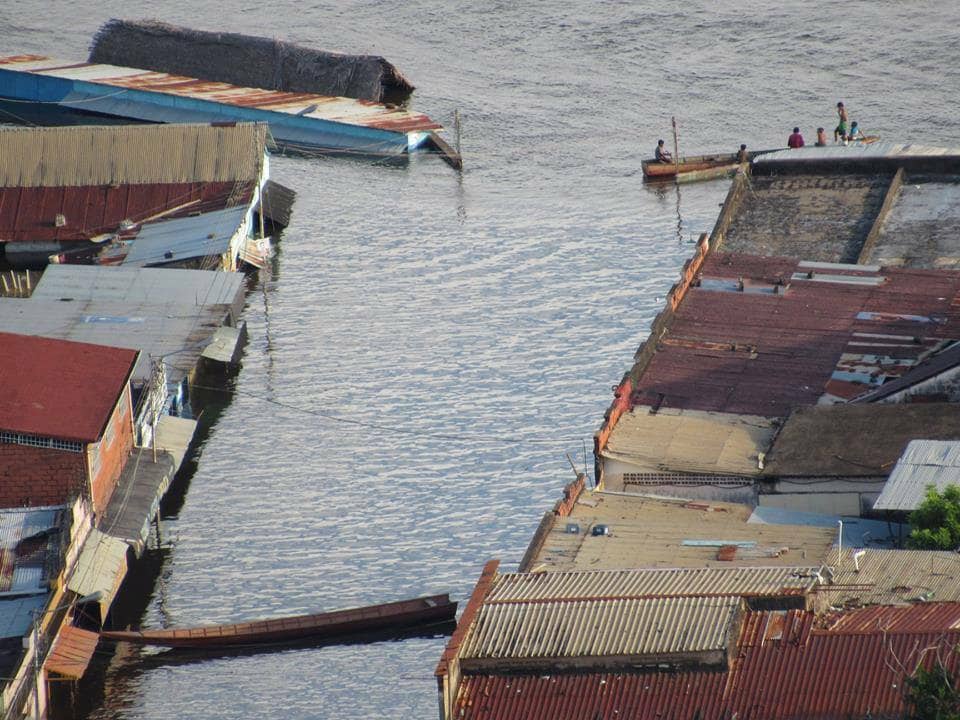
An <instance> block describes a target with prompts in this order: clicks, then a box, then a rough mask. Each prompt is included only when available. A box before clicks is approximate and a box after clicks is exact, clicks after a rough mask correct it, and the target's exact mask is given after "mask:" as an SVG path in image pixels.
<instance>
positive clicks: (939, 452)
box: [873, 440, 960, 512]
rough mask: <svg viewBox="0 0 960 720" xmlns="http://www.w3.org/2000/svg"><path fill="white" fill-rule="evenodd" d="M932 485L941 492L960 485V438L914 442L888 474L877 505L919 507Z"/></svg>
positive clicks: (892, 508) (901, 508)
mask: <svg viewBox="0 0 960 720" xmlns="http://www.w3.org/2000/svg"><path fill="white" fill-rule="evenodd" d="M931 485H932V486H933V487H935V488H936V489H937V490H938V491H939V492H943V490H944V489H945V488H946V487H947V486H949V485H960V442H958V441H943V440H913V441H912V442H910V444H909V445H907V449H906V450H905V451H904V453H903V455H901V456H900V459H899V460H897V464H896V466H895V467H894V468H893V472H892V473H890V477H888V478H887V483H886V484H885V485H884V486H883V492H881V493H880V497H878V498H877V501H876V502H875V503H874V504H873V509H874V510H901V511H906V512H909V511H911V510H916V509H917V508H918V507H919V506H920V503H922V502H923V498H924V496H925V494H926V491H927V487H929V486H931Z"/></svg>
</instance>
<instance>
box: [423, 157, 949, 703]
mask: <svg viewBox="0 0 960 720" xmlns="http://www.w3.org/2000/svg"><path fill="white" fill-rule="evenodd" d="M958 178H960V152H956V153H953V152H950V151H939V150H936V149H931V148H919V147H910V146H901V145H891V144H881V143H876V144H874V145H870V146H862V147H858V146H849V147H836V148H810V149H809V151H808V150H807V149H804V150H801V151H796V150H794V151H789V152H782V153H772V154H769V155H764V156H761V157H760V158H758V159H756V160H755V161H754V162H753V164H752V166H751V167H750V169H749V170H748V171H746V172H743V173H741V174H738V175H737V176H736V177H735V178H734V181H733V183H732V186H731V189H730V192H729V194H728V196H727V200H726V202H725V204H724V206H723V209H722V211H721V214H720V217H719V218H718V220H717V223H716V226H715V227H714V229H713V232H712V233H711V234H710V235H709V236H708V235H704V236H703V237H702V238H701V240H700V242H699V243H698V245H697V248H696V251H695V253H694V255H693V257H692V258H691V259H690V260H689V261H688V262H687V263H686V265H685V266H684V268H683V271H682V274H681V278H680V280H679V281H678V282H677V284H675V285H674V286H673V288H672V289H671V291H670V293H669V294H668V296H667V300H666V306H665V308H664V309H663V311H662V312H661V313H660V314H659V315H658V316H657V318H656V319H655V321H654V323H653V326H652V328H651V330H650V334H649V337H648V338H647V339H646V341H645V342H644V343H643V345H642V346H641V347H640V348H639V349H638V350H637V353H636V355H635V358H634V364H633V367H632V368H631V369H630V371H629V372H627V373H626V374H625V375H624V377H623V378H622V380H621V381H620V383H619V384H618V385H617V386H615V388H614V399H613V402H612V404H611V406H610V408H609V409H608V411H607V413H606V414H605V417H604V421H603V424H602V426H601V428H600V429H599V431H598V432H597V433H596V435H595V447H594V449H595V487H593V488H592V489H591V488H588V487H587V484H588V483H587V477H586V476H585V475H580V476H579V477H578V478H577V480H576V481H575V482H573V483H571V484H569V485H568V486H567V487H566V488H565V490H564V495H563V498H562V499H561V500H559V501H558V502H557V503H556V504H555V505H554V507H553V508H552V509H551V510H550V511H548V512H547V513H545V514H544V516H543V519H542V520H541V522H540V525H539V527H538V528H537V530H536V532H535V533H534V536H533V538H532V539H531V541H530V544H529V547H528V549H527V552H526V554H525V555H524V558H523V560H522V561H521V563H520V566H519V571H518V572H516V573H500V572H499V568H498V564H497V562H496V561H491V562H490V563H488V564H487V566H486V567H485V569H484V571H483V574H482V575H481V577H480V579H479V581H478V583H477V585H476V587H475V589H474V592H473V595H472V597H471V599H470V601H469V603H468V604H467V607H466V609H465V611H464V613H463V615H462V617H461V619H460V621H459V623H458V627H457V630H456V632H455V633H454V635H453V637H452V638H451V639H450V642H449V643H448V645H447V648H446V650H445V652H444V654H443V656H442V658H441V660H440V663H439V665H438V667H437V671H436V679H437V684H438V697H439V706H440V716H441V718H448V719H450V720H453V719H457V720H468V719H469V720H480V719H489V720H494V719H496V720H510V719H512V718H525V719H531V718H544V719H546V718H550V719H551V720H556V719H558V718H560V719H567V718H568V719H570V720H574V719H577V720H580V719H582V718H590V719H591V720H625V719H627V718H630V719H632V720H648V719H649V720H714V719H716V720H732V719H733V718H738V719H741V720H744V719H746V718H758V719H759V718H763V719H764V720H770V719H775V718H783V719H784V720H787V719H788V718H789V719H790V720H793V719H795V718H801V717H802V718H813V717H816V718H821V719H823V720H846V719H848V718H853V717H875V718H876V717H884V718H887V717H890V718H894V717H905V716H906V714H907V713H909V712H910V710H911V703H912V702H913V701H914V700H913V699H912V697H911V695H910V691H909V687H910V679H911V678H912V677H913V676H914V675H915V674H916V673H917V672H918V670H920V669H921V668H922V669H926V670H935V671H936V672H938V673H942V674H945V675H946V676H947V677H953V678H957V677H960V656H958V652H957V647H958V641H960V637H958V636H957V629H956V628H957V622H958V617H960V615H958V612H960V559H958V556H957V554H956V553H954V552H939V551H937V552H934V551H915V550H904V549H903V541H904V538H905V535H906V533H907V532H908V528H907V527H906V526H905V525H903V522H904V521H905V519H906V513H907V512H908V511H909V510H910V509H913V508H914V507H916V504H917V503H918V502H919V499H920V497H921V495H922V489H921V486H922V485H925V484H933V485H935V486H937V487H939V488H941V489H942V488H943V487H945V486H947V485H948V484H954V483H957V482H960V475H958V474H957V465H958V463H957V462H956V457H955V455H956V446H957V445H958V443H960V412H958V407H960V406H958V402H960V392H958V390H960V381H958V376H960V236H958V235H957V233H956V229H957V227H958V226H960V210H958V208H960V202H958V200H960V179H958Z"/></svg>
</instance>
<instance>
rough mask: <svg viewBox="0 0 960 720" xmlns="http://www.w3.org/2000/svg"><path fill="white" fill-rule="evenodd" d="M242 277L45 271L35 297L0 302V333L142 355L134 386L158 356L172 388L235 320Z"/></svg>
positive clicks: (165, 271) (77, 268) (67, 268)
mask: <svg viewBox="0 0 960 720" xmlns="http://www.w3.org/2000/svg"><path fill="white" fill-rule="evenodd" d="M243 282H244V276H243V274H242V273H233V272H219V271H217V272H214V271H207V270H181V269H172V268H162V269H161V268H125V267H95V266H82V265H50V266H48V267H47V268H46V270H45V271H44V274H43V277H42V278H41V279H40V282H39V283H38V284H37V287H36V289H35V290H34V293H33V295H32V296H31V297H30V298H27V299H13V298H5V299H3V300H0V331H12V332H22V333H28V334H33V335H40V336H45V337H56V338H62V339H69V340H79V341H85V342H92V343H97V344H101V345H110V346H114V347H125V348H133V349H138V350H141V351H142V353H141V356H140V361H139V362H138V363H137V366H136V368H135V370H134V379H135V380H136V381H137V382H138V383H139V382H144V381H146V380H147V379H148V378H149V376H150V357H151V356H153V357H155V358H156V357H161V356H163V357H164V362H165V363H166V366H167V373H168V378H169V380H170V382H173V383H176V382H180V381H181V380H182V379H183V378H184V377H185V376H186V374H187V373H188V372H190V371H191V370H192V369H193V368H194V366H195V365H196V362H197V358H198V357H199V356H200V353H201V351H202V350H203V348H204V347H205V346H206V345H207V344H208V343H209V342H210V339H211V338H212V336H213V333H214V331H215V329H216V327H218V326H220V325H221V324H223V322H224V320H225V318H227V317H228V316H232V317H236V315H237V314H238V313H239V311H240V309H241V307H242V303H243V297H244V285H243Z"/></svg>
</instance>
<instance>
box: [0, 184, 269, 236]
mask: <svg viewBox="0 0 960 720" xmlns="http://www.w3.org/2000/svg"><path fill="white" fill-rule="evenodd" d="M255 187H256V183H255V182H254V181H242V182H220V183H168V184H156V183H152V184H141V185H136V184H130V183H127V184H123V185H85V186H69V187H66V186H65V187H32V188H28V187H11V188H0V242H10V241H16V242H41V241H45V242H51V241H57V242H75V241H85V240H91V239H94V238H97V239H98V240H101V239H103V236H105V235H119V236H120V237H122V238H125V239H128V238H132V237H136V236H137V233H138V232H141V230H142V228H144V227H145V224H146V223H149V222H151V221H155V220H158V219H161V218H163V219H167V218H179V217H188V216H191V215H196V214H200V213H207V212H210V211H215V210H220V209H223V208H226V207H236V206H240V207H243V208H247V207H249V205H250V203H251V201H252V198H253V192H254V189H255ZM58 215H60V216H62V217H60V218H57V216H58ZM58 223H60V224H58Z"/></svg>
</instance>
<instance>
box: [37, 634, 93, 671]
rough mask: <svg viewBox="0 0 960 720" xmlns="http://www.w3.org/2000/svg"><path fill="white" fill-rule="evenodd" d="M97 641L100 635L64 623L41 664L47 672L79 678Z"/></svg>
mask: <svg viewBox="0 0 960 720" xmlns="http://www.w3.org/2000/svg"><path fill="white" fill-rule="evenodd" d="M99 641H100V635H98V634H97V633H95V632H90V631H89V630H81V629H80V628H78V627H74V626H73V625H64V626H63V627H61V628H60V632H59V633H57V638H56V640H54V641H53V646H52V647H51V648H50V652H49V653H48V654H47V659H46V661H45V662H44V663H43V666H44V667H45V668H46V669H47V671H48V672H54V673H57V674H58V675H63V676H64V677H68V678H73V679H74V680H79V679H80V678H82V677H83V674H84V673H85V672H86V671H87V666H88V665H89V664H90V660H91V659H92V658H93V653H94V652H96V650H97V643H98V642H99Z"/></svg>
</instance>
